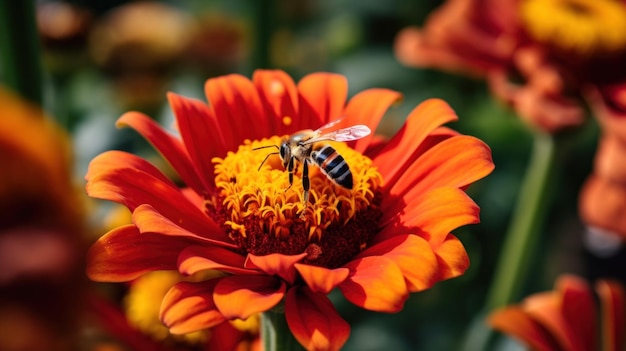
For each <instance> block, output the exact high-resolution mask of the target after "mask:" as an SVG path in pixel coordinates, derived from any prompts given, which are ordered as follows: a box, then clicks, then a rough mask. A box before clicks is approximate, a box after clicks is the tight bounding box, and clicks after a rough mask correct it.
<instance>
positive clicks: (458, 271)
mask: <svg viewBox="0 0 626 351" xmlns="http://www.w3.org/2000/svg"><path fill="white" fill-rule="evenodd" d="M434 251H435V256H437V261H438V262H439V279H440V280H445V279H450V278H455V277H458V276H460V275H462V274H463V273H465V271H466V270H467V268H468V267H469V264H470V261H469V257H468V256H467V251H465V247H463V244H462V243H461V241H460V240H459V239H457V237H455V236H454V235H452V234H448V236H447V237H446V239H445V240H444V241H443V243H441V245H439V246H437V247H436V248H434Z"/></svg>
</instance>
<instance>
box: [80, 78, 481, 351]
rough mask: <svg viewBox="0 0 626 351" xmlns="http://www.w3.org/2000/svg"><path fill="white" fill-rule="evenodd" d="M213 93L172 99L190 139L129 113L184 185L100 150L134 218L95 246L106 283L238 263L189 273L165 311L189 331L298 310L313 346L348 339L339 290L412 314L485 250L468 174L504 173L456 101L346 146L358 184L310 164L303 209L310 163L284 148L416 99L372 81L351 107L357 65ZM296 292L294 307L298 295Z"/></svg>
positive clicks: (100, 170) (291, 315)
mask: <svg viewBox="0 0 626 351" xmlns="http://www.w3.org/2000/svg"><path fill="white" fill-rule="evenodd" d="M205 88H206V89H205V90H206V95H207V97H208V100H209V104H208V105H207V104H206V103H203V102H201V101H197V100H193V99H188V98H184V97H181V96H178V95H176V94H169V96H168V97H169V101H170V105H171V106H172V108H173V110H174V113H175V116H176V122H177V128H178V132H179V133H180V137H178V136H175V135H173V134H170V133H168V132H167V131H165V130H163V129H162V128H161V127H160V126H158V125H157V124H156V123H155V122H154V121H153V120H151V119H150V118H149V117H147V116H145V115H143V114H140V113H137V112H129V113H126V114H125V115H123V116H122V117H121V118H120V119H119V121H118V125H120V126H130V127H132V128H134V129H135V130H136V131H138V132H139V133H140V134H142V135H143V136H144V137H145V138H146V139H147V140H148V141H150V142H151V143H152V144H153V145H154V146H155V148H156V149H157V150H158V151H159V152H160V153H161V154H162V155H163V157H164V158H165V159H167V161H168V162H169V163H170V164H171V165H172V167H173V168H174V169H175V170H176V171H177V172H178V175H179V176H180V179H182V182H184V187H182V188H181V187H179V186H178V185H177V184H175V183H174V182H173V181H172V180H170V179H168V178H167V177H166V176H165V175H163V173H161V172H160V171H159V170H158V169H157V168H156V167H154V166H152V165H151V164H149V163H148V162H147V161H146V160H144V159H142V158H140V157H138V156H135V155H132V154H129V153H126V152H121V151H108V152H105V153H103V154H101V155H99V156H98V157H96V158H95V159H94V160H93V161H92V162H91V165H90V167H89V170H88V172H87V175H86V178H87V180H88V183H87V192H88V193H89V195H91V196H92V197H96V198H101V199H106V200H111V201H116V202H119V203H121V204H123V205H125V206H126V207H128V208H129V209H130V210H131V211H132V213H133V224H131V225H126V226H122V227H119V228H116V229H114V230H112V231H110V232H109V233H107V234H106V235H104V236H103V237H102V238H100V239H99V240H98V241H97V242H96V243H95V244H94V245H93V247H92V248H91V250H90V252H89V255H88V265H89V266H88V274H89V276H90V277H91V278H92V279H94V280H98V281H128V280H131V279H134V278H137V277H138V276H140V275H142V274H144V273H146V272H150V271H155V270H174V269H177V270H178V271H179V272H181V273H182V274H184V275H189V274H194V273H196V272H200V271H203V270H219V271H222V272H223V273H224V274H223V276H220V277H218V278H214V279H210V280H207V281H202V282H180V283H178V284H176V285H175V286H174V287H173V288H172V289H171V290H170V291H169V293H168V294H167V295H166V296H165V298H164V300H163V304H162V308H161V318H162V320H163V321H164V323H165V324H166V325H167V326H169V328H170V330H171V331H172V332H174V333H186V332H190V331H194V330H199V329H203V328H208V327H212V326H215V325H218V324H221V323H223V322H224V321H226V320H233V319H246V318H248V317H250V316H251V315H253V314H255V313H262V312H266V311H269V310H273V309H281V308H284V313H285V316H286V320H287V323H288V325H289V328H290V329H291V331H292V333H293V334H294V336H295V338H296V339H297V340H298V342H300V343H301V344H302V345H303V346H304V347H306V348H307V349H316V350H321V349H339V348H340V347H341V346H342V345H343V344H344V343H345V341H346V340H347V338H348V336H349V332H350V327H349V325H348V324H347V323H346V322H345V321H344V320H343V319H342V318H341V316H340V315H339V314H338V313H337V311H336V310H335V308H334V307H333V305H332V304H331V302H330V300H329V299H328V298H327V296H326V295H327V294H328V293H329V292H330V291H331V290H333V289H334V288H338V289H339V290H340V291H341V292H342V293H343V295H344V296H345V297H346V298H347V299H348V300H349V301H350V302H352V303H354V304H356V305H358V306H360V307H363V308H365V309H369V310H373V311H381V312H397V311H400V310H401V309H402V308H403V305H404V302H405V301H406V299H407V298H408V295H409V293H411V292H417V291H421V290H424V289H428V288H430V287H431V286H432V285H433V284H435V283H436V282H438V281H441V280H444V279H449V278H452V277H456V276H459V275H461V274H463V272H464V271H465V270H466V269H467V267H468V265H469V259H468V257H467V253H466V251H465V249H464V247H463V245H462V244H461V242H460V241H459V240H458V239H457V238H456V237H455V236H454V235H452V234H451V233H450V232H451V230H453V229H455V228H457V227H459V226H462V225H465V224H470V223H476V222H478V212H479V209H478V206H477V205H476V204H475V203H474V202H473V201H472V200H471V199H470V198H469V197H468V196H467V195H466V193H465V192H464V190H465V189H466V187H467V186H468V185H470V184H471V183H473V182H475V181H477V180H478V179H481V178H483V177H484V176H486V175H487V174H489V173H490V172H491V171H492V169H493V163H492V161H491V152H490V150H489V148H488V146H487V145H485V144H484V143H483V142H482V141H480V140H478V139H476V138H473V137H470V136H465V135H460V134H458V133H456V132H454V131H452V130H450V129H448V128H446V127H442V125H443V124H444V123H447V122H450V121H454V120H456V119H457V117H456V115H455V113H454V112H453V111H452V109H451V108H450V107H449V106H448V105H447V104H446V103H445V102H443V101H441V100H436V99H432V100H428V101H426V102H424V103H422V104H420V105H419V106H417V107H416V108H415V109H414V110H413V111H412V112H411V113H410V115H409V116H408V119H407V121H406V124H405V125H404V126H403V128H402V129H401V130H400V132H399V133H397V134H396V135H395V136H393V137H392V138H391V139H390V140H389V141H388V142H381V141H379V140H377V139H375V138H373V137H372V136H371V135H370V136H368V137H365V138H362V139H359V140H356V141H353V142H351V144H350V145H349V146H348V145H346V144H344V143H338V142H334V143H333V144H332V145H333V147H334V148H335V149H336V150H337V151H338V152H339V153H341V155H342V156H343V157H344V159H345V160H346V162H347V163H348V164H349V165H350V170H351V172H352V175H353V183H354V187H353V189H352V190H347V189H344V188H340V187H338V186H336V185H334V184H333V183H332V182H331V181H330V180H328V179H327V178H326V176H325V175H324V174H323V173H322V172H320V171H319V169H318V168H317V167H314V168H312V169H310V171H309V178H310V184H311V189H310V201H309V202H308V203H306V204H303V188H302V183H301V178H300V172H299V171H296V172H295V174H294V181H293V185H292V186H290V184H289V181H288V176H287V172H286V171H285V170H284V168H283V165H282V162H281V160H280V158H279V157H278V156H272V157H269V158H268V160H267V162H265V163H264V164H263V165H262V166H261V167H259V166H260V165H261V164H262V163H263V160H264V158H265V157H266V156H267V154H268V153H269V152H271V151H267V150H253V149H256V148H258V147H260V146H268V145H278V144H279V143H280V142H281V137H284V136H287V135H290V134H292V133H294V132H296V131H299V130H302V129H307V128H312V129H315V128H317V127H319V126H321V125H323V124H325V123H327V122H329V121H332V120H337V119H339V118H341V117H343V120H342V122H341V126H350V125H356V124H365V125H367V126H369V127H370V128H371V129H372V130H375V129H376V126H377V125H378V123H379V122H380V120H381V118H382V116H383V115H384V113H385V112H386V110H387V109H388V108H389V107H390V106H391V105H392V104H393V103H395V102H397V101H398V100H399V99H400V97H401V96H400V94H399V93H397V92H394V91H391V90H387V89H368V90H365V91H363V92H361V93H359V94H357V95H355V96H354V97H353V98H351V99H350V101H349V102H348V103H347V104H346V97H347V92H348V86H347V81H346V79H345V78H344V77H343V76H340V75H337V74H330V73H316V74H311V75H308V76H306V77H304V78H303V79H302V80H301V81H300V82H299V83H298V84H296V83H294V82H293V80H292V79H291V78H290V77H289V76H288V75H287V74H285V73H284V72H282V71H265V70H262V71H256V72H255V74H254V76H253V79H252V80H249V79H247V78H245V77H243V76H240V75H228V76H223V77H218V78H213V79H209V80H208V81H207V83H206V86H205ZM283 303H284V305H282V304H283Z"/></svg>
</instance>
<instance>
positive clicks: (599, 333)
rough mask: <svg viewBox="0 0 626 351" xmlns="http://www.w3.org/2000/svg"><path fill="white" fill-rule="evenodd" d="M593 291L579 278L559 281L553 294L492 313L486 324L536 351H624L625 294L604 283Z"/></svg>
mask: <svg viewBox="0 0 626 351" xmlns="http://www.w3.org/2000/svg"><path fill="white" fill-rule="evenodd" d="M595 291H596V293H597V296H598V297H599V303H600V306H596V298H595V296H594V293H593V290H592V289H591V287H590V286H589V285H588V284H587V282H585V281H584V280H583V279H581V278H578V277H576V276H572V275H563V276H561V277H560V278H559V279H558V280H557V282H556V284H555V289H554V290H553V291H548V292H544V293H538V294H535V295H532V296H530V297H527V298H526V299H525V300H524V301H523V302H522V304H520V305H518V306H509V307H504V308H502V309H500V310H497V311H495V312H493V313H492V314H491V315H490V316H489V319H488V322H489V324H490V325H491V326H492V327H493V328H495V329H497V330H499V331H502V332H503V333H506V334H508V335H511V336H512V337H515V338H517V339H519V340H521V341H522V342H523V343H524V344H526V345H527V346H528V347H531V348H532V349H533V350H538V351H557V350H568V351H574V350H577V351H595V350H603V351H618V350H623V349H624V346H626V344H625V343H624V341H625V340H624V327H625V324H624V321H625V320H626V309H625V308H626V300H625V298H626V295H625V291H624V287H623V286H621V285H620V284H618V283H616V282H612V281H607V280H600V281H598V283H597V284H596V286H595Z"/></svg>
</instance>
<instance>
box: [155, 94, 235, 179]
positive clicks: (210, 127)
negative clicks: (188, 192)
mask: <svg viewBox="0 0 626 351" xmlns="http://www.w3.org/2000/svg"><path fill="white" fill-rule="evenodd" d="M167 98H168V100H169V102H170V106H171V107H172V110H173V111H174V115H175V116H176V122H177V124H178V128H179V130H180V135H181V137H182V139H183V143H184V144H185V148H186V149H187V152H188V153H189V157H190V158H191V162H192V163H193V165H194V167H195V169H196V172H197V173H198V175H199V176H200V178H201V179H204V180H205V182H206V181H207V180H208V179H210V180H212V179H214V177H215V174H214V172H213V169H214V164H213V162H211V160H212V158H213V157H224V156H226V152H227V151H228V150H234V148H233V147H232V145H231V144H232V139H229V137H230V136H229V135H227V134H225V133H226V132H225V129H226V128H224V127H222V126H221V124H220V121H218V120H217V118H216V117H215V114H214V113H213V111H212V110H211V109H210V108H209V106H207V105H206V104H205V103H204V102H202V101H199V100H195V99H188V98H185V97H183V96H180V95H176V94H174V93H169V94H167ZM211 184H212V183H211Z"/></svg>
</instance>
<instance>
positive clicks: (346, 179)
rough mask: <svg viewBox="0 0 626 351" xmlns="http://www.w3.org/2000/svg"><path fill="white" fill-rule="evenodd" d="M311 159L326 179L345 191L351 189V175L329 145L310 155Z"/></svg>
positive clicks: (347, 167)
mask: <svg viewBox="0 0 626 351" xmlns="http://www.w3.org/2000/svg"><path fill="white" fill-rule="evenodd" d="M311 158H312V159H313V161H314V162H315V164H317V165H318V166H319V168H320V169H321V170H322V172H323V173H324V174H325V175H326V176H327V177H328V179H330V180H332V181H333V182H335V183H336V184H337V185H340V186H342V187H344V188H346V189H352V186H353V184H352V173H351V172H350V167H349V166H348V164H347V163H346V160H345V159H344V158H343V157H342V156H341V155H340V154H339V153H338V152H337V151H336V150H335V149H334V148H333V147H332V146H330V145H324V146H322V147H321V148H320V149H319V150H314V151H313V152H312V153H311Z"/></svg>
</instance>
